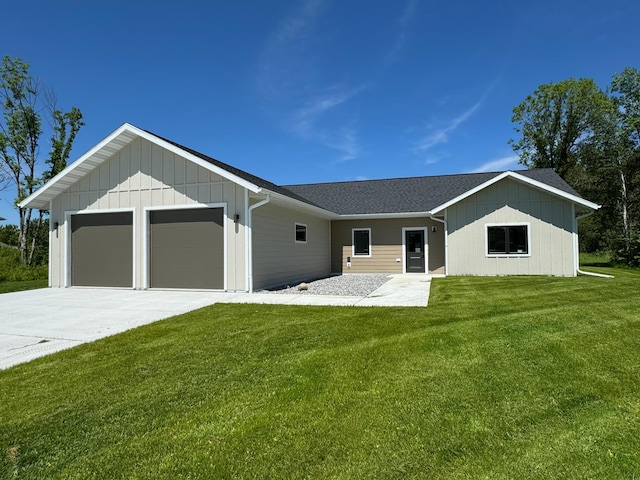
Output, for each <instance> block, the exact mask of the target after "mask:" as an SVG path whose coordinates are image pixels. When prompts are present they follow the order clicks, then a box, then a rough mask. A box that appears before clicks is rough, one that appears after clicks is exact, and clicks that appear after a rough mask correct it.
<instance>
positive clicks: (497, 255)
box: [484, 222, 531, 258]
mask: <svg viewBox="0 0 640 480" xmlns="http://www.w3.org/2000/svg"><path fill="white" fill-rule="evenodd" d="M489 227H527V253H489ZM484 254H485V256H486V257H487V258H511V257H513V258H527V257H530V256H531V223H530V222H497V223H485V224H484Z"/></svg>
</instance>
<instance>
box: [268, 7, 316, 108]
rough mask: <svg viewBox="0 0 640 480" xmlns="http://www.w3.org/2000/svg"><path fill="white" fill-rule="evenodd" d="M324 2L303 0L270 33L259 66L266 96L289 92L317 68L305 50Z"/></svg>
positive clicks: (312, 35) (272, 96)
mask: <svg viewBox="0 0 640 480" xmlns="http://www.w3.org/2000/svg"><path fill="white" fill-rule="evenodd" d="M323 5H324V1H323V0H305V1H303V2H302V4H301V5H300V7H299V8H298V9H296V10H295V11H293V12H292V13H291V14H290V15H289V16H288V17H286V18H285V19H284V20H283V21H282V22H281V23H280V25H279V26H278V27H276V29H275V30H274V31H273V32H272V33H271V34H270V35H269V37H268V38H267V41H266V44H265V47H264V48H263V51H262V53H261V55H260V58H259V61H258V67H257V70H258V74H257V78H256V84H257V87H258V90H259V91H260V92H261V93H262V94H263V95H265V96H267V97H270V98H280V97H282V96H283V95H288V94H289V92H291V91H296V90H292V87H294V86H295V87H300V83H301V81H302V79H303V77H304V75H305V74H308V72H309V71H310V70H313V68H314V66H313V60H312V59H311V58H310V57H309V56H306V55H304V51H305V49H306V48H307V47H308V44H309V42H310V41H312V39H313V38H314V26H315V23H316V20H317V18H318V17H319V16H320V13H321V11H322V7H323Z"/></svg>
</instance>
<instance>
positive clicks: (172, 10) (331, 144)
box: [0, 0, 640, 223]
mask: <svg viewBox="0 0 640 480" xmlns="http://www.w3.org/2000/svg"><path fill="white" fill-rule="evenodd" d="M2 12H3V18H4V19H5V20H4V21H3V23H2V28H1V29H0V45H2V54H3V55H5V54H7V55H10V56H12V57H21V58H22V59H23V60H25V61H27V62H28V63H30V64H31V73H32V74H33V75H35V76H38V77H40V78H41V79H42V80H43V81H44V82H45V83H46V84H47V85H48V86H49V87H51V88H52V89H53V90H54V91H55V93H56V96H57V100H58V106H59V107H62V108H63V109H69V108H70V107H71V106H77V107H78V108H80V110H81V111H82V112H83V114H84V117H85V122H86V126H85V127H84V128H83V129H82V130H81V131H80V133H79V135H78V138H77V140H76V143H75V146H74V149H73V152H72V155H71V157H72V159H76V158H78V157H79V156H80V155H82V154H83V153H84V152H85V151H87V150H88V149H90V148H91V147H92V146H93V145H95V144H96V143H98V142H99V141H100V140H102V139H103V138H104V137H106V136H107V135H108V134H109V133H111V132H112V131H113V130H115V129H116V128H117V127H118V126H120V125H121V124H122V123H124V122H129V123H132V124H134V125H136V126H138V127H141V128H144V129H147V130H150V131H152V132H155V133H157V134H159V135H162V136H164V137H168V138H170V139H172V140H174V141H176V142H179V143H182V144H184V145H187V146H189V147H191V148H194V149H196V150H198V151H201V152H203V153H206V154H208V155H210V156H213V157H215V158H218V159H219V160H222V161H224V162H227V163H230V164H232V165H234V166H236V167H239V168H242V169H244V170H247V171H249V172H251V173H253V174H256V175H259V176H261V177H264V178H266V179H268V180H270V181H272V182H275V183H277V184H290V183H312V182H326V181H343V180H356V179H374V178H385V177H405V176H416V175H438V174H448V173H464V172H475V171H495V170H504V169H513V168H518V166H517V158H516V157H515V156H514V154H513V152H512V150H511V148H510V146H509V145H508V143H507V142H508V140H509V138H511V137H513V136H514V135H515V132H514V130H513V126H514V125H513V124H512V123H511V113H512V109H513V107H514V106H515V105H517V104H518V103H520V102H521V101H522V100H524V98H525V97H526V96H527V95H528V94H530V93H532V92H533V91H534V90H535V89H536V88H537V87H538V86H539V85H540V84H542V83H548V82H557V81H561V80H564V79H567V78H569V77H576V78H580V77H589V78H593V79H595V80H596V82H597V83H598V84H599V85H601V86H602V87H605V86H607V85H608V84H609V82H610V80H611V75H612V74H613V73H615V72H620V71H621V70H622V69H623V68H624V67H625V66H632V67H635V68H640V65H639V64H640V61H639V60H640V59H639V58H638V55H639V53H638V52H639V50H638V38H639V37H638V34H639V33H640V28H639V27H638V23H637V22H638V18H640V15H639V14H640V2H638V1H637V0H608V1H607V2H604V1H598V2H595V1H592V0H583V1H578V0H575V1H574V0H568V1H563V0H554V1H549V0H540V1H536V2H514V1H503V0H496V1H492V2H477V1H456V0H450V1H448V2H442V1H438V2H436V1H426V0H395V1H387V0H371V1H367V2H364V1H353V0H343V1H336V0H286V1H284V0H269V1H267V0H260V1H258V0H252V1H249V0H247V1H242V0H238V1H235V2H228V1H220V0H218V1H208V2H205V1H204V0H202V1H191V0H181V1H180V2H177V1H173V2H167V1H163V0H156V1H136V0H131V1H121V0H111V1H108V2H107V1H91V2H86V1H80V0H78V1H74V2H70V1H64V0H62V1H57V2H51V1H48V0H47V1H42V0H40V1H29V2H9V3H8V4H7V5H3V7H2ZM47 150H48V145H46V143H45V144H44V145H43V147H42V154H43V155H44V154H46V152H47ZM13 198H14V192H13V191H12V190H6V191H4V192H0V216H2V217H7V218H8V219H9V221H11V222H13V223H17V216H16V215H15V213H14V212H13V207H12V204H13Z"/></svg>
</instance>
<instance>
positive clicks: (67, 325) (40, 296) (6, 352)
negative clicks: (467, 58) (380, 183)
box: [0, 275, 431, 370]
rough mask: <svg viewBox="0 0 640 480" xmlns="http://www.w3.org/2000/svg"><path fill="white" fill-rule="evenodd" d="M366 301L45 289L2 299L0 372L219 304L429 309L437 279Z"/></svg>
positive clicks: (400, 281)
mask: <svg viewBox="0 0 640 480" xmlns="http://www.w3.org/2000/svg"><path fill="white" fill-rule="evenodd" d="M391 277H392V278H391V280H390V281H389V282H387V283H385V284H384V285H383V286H382V287H380V288H378V289H377V290H375V291H374V292H372V293H371V294H369V295H367V296H364V297H356V296H338V295H305V294H299V295H279V294H269V293H233V292H206V291H176V290H125V289H123V290H115V289H99V288H44V289H39V290H28V291H24V292H15V293H5V294H2V295H0V370H2V369H5V368H9V367H11V366H13V365H17V364H19V363H24V362H28V361H29V360H33V359H34V358H38V357H42V356H44V355H47V354H49V353H53V352H57V351H59V350H64V349H66V348H70V347H73V346H75V345H79V344H81V343H86V342H92V341H94V340H97V339H99V338H104V337H108V336H109V335H114V334H116V333H120V332H124V331H125V330H129V329H131V328H136V327H139V326H141V325H145V324H147V323H152V322H155V321H157V320H161V319H163V318H168V317H172V316H174V315H178V314H181V313H185V312H189V311H191V310H195V309H197V308H201V307H204V306H207V305H211V304H214V303H269V304H287V305H333V306H336V305H340V306H381V307H382V306H388V307H393V306H417V307H426V306H427V301H428V298H429V288H430V284H431V276H429V275H392V276H391Z"/></svg>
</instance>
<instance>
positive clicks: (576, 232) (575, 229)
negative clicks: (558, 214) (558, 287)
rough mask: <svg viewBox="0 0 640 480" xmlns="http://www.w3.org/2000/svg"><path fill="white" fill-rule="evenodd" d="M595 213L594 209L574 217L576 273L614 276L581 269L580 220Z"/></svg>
mask: <svg viewBox="0 0 640 480" xmlns="http://www.w3.org/2000/svg"><path fill="white" fill-rule="evenodd" d="M593 214H594V211H593V210H592V211H590V212H589V213H585V214H584V215H580V216H578V217H575V219H574V231H575V233H574V234H573V258H575V268H576V274H578V273H581V274H582V275H591V276H594V277H602V278H614V277H613V275H606V274H604V273H594V272H585V271H584V270H580V249H579V248H578V220H582V219H583V218H586V217H590V216H591V215H593Z"/></svg>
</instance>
